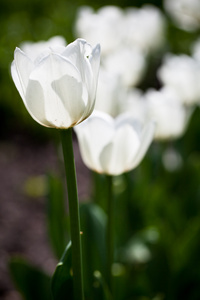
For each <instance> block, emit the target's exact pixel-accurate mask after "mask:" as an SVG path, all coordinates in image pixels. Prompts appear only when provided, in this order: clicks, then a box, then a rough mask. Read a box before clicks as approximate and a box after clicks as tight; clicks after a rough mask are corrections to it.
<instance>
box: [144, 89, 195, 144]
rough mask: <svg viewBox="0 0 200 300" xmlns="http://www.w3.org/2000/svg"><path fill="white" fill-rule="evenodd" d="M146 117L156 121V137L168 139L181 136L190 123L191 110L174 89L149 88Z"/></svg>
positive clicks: (145, 97)
mask: <svg viewBox="0 0 200 300" xmlns="http://www.w3.org/2000/svg"><path fill="white" fill-rule="evenodd" d="M144 99H145V100H146V118H147V119H149V120H154V121H155V122H156V130H155V135H154V138H155V139H156V140H168V139H174V138H178V137H180V136H181V135H182V134H183V133H184V131H185V129H186V126H187V124H188V120H189V117H190V115H191V110H190V109H189V108H186V107H185V106H184V105H183V104H182V103H181V102H180V100H179V98H178V96H177V95H176V94H175V93H174V91H173V90H171V89H169V88H162V89H161V90H159V91H157V90H154V89H149V90H148V91H147V92H146V94H145V95H144Z"/></svg>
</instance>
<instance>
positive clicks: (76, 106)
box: [11, 39, 100, 129]
mask: <svg viewBox="0 0 200 300" xmlns="http://www.w3.org/2000/svg"><path fill="white" fill-rule="evenodd" d="M99 64H100V46H99V45H96V46H95V47H94V48H92V47H91V45H89V44H88V43H87V42H86V41H85V40H83V39H77V40H76V41H74V42H73V43H71V44H69V45H67V46H66V47H64V46H59V47H56V46H52V47H50V48H46V49H44V51H43V52H42V53H40V55H38V56H37V58H36V59H35V60H33V59H32V56H30V57H29V56H27V55H26V53H25V52H23V51H22V50H20V49H19V48H16V50H15V54H14V61H13V63H12V65H11V74H12V78H13V81H14V83H15V85H16V87H17V89H18V91H19V93H20V95H21V97H22V100H23V102H24V104H25V107H26V109H27V110H28V112H29V113H30V115H31V116H32V118H33V119H35V121H37V122H38V123H39V124H41V125H43V126H46V127H53V128H59V129H67V128H70V127H73V126H74V125H76V124H78V123H80V122H82V121H83V120H84V119H86V118H87V117H88V116H89V115H90V114H91V112H92V111H93V108H94V104H95V96H96V87H97V77H98V70H99Z"/></svg>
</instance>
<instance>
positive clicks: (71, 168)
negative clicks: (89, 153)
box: [60, 128, 84, 300]
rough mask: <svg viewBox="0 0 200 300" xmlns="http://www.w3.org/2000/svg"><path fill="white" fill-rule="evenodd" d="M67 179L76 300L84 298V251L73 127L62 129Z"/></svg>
mask: <svg viewBox="0 0 200 300" xmlns="http://www.w3.org/2000/svg"><path fill="white" fill-rule="evenodd" d="M60 133H61V141H62V148H63V155H64V164H65V172H66V179H67V191H68V203H69V216H70V231H71V242H72V269H73V285H74V300H83V299H84V295H83V275H82V253H81V237H80V217H79V203H78V192H77V183H76V170H75V163H74V152H73V142H72V128H69V129H67V130H60Z"/></svg>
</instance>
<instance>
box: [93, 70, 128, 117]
mask: <svg viewBox="0 0 200 300" xmlns="http://www.w3.org/2000/svg"><path fill="white" fill-rule="evenodd" d="M124 98H125V89H124V87H123V86H122V84H121V80H120V78H119V76H118V75H116V74H113V73H112V74H110V72H107V71H106V70H105V69H104V68H103V67H100V72H99V79H98V87H97V95H96V103H95V109H96V110H100V111H103V112H105V113H107V114H109V115H111V116H112V117H116V116H117V115H118V114H119V113H120V103H121V102H122V101H123V100H124Z"/></svg>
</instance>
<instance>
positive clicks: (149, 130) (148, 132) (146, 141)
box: [130, 122, 156, 169]
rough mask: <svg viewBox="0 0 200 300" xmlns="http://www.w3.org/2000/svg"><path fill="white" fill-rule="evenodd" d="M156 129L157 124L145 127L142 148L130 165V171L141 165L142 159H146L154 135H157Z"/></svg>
mask: <svg viewBox="0 0 200 300" xmlns="http://www.w3.org/2000/svg"><path fill="white" fill-rule="evenodd" d="M155 127H156V124H155V123H154V122H150V123H148V124H147V125H146V126H145V127H144V129H143V132H142V136H141V144H140V148H139V149H138V153H137V155H136V156H135V157H133V159H132V162H131V163H130V169H133V168H136V167H137V166H138V165H139V163H140V162H141V161H142V159H143V158H144V156H145V154H146V152H147V150H148V148H149V146H150V144H151V142H152V140H153V137H154V133H155Z"/></svg>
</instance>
